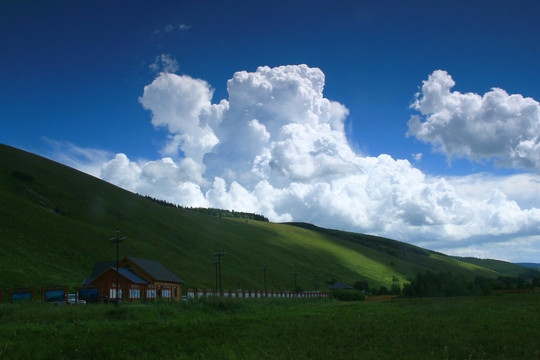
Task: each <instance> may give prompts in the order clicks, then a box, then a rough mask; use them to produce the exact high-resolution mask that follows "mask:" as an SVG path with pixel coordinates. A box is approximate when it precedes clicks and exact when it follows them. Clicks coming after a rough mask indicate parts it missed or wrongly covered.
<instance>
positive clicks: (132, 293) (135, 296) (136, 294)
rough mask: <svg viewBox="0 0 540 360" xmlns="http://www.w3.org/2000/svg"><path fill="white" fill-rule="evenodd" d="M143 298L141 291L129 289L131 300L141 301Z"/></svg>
mask: <svg viewBox="0 0 540 360" xmlns="http://www.w3.org/2000/svg"><path fill="white" fill-rule="evenodd" d="M140 297H141V290H140V289H129V298H130V299H139V298H140Z"/></svg>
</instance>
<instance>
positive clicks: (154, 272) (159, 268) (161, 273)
mask: <svg viewBox="0 0 540 360" xmlns="http://www.w3.org/2000/svg"><path fill="white" fill-rule="evenodd" d="M126 257H127V258H128V259H130V260H131V261H133V262H134V263H135V264H137V265H138V266H139V267H141V269H143V270H144V271H146V272H147V273H148V274H149V275H150V276H152V277H153V278H154V280H158V281H159V280H161V281H172V282H178V283H183V282H184V281H183V280H182V279H180V278H179V277H178V276H176V275H175V274H173V273H172V272H171V271H170V270H169V269H167V268H166V267H165V266H163V265H161V264H160V263H158V262H157V261H153V260H147V259H141V258H135V257H131V256H126Z"/></svg>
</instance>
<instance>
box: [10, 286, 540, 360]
mask: <svg viewBox="0 0 540 360" xmlns="http://www.w3.org/2000/svg"><path fill="white" fill-rule="evenodd" d="M539 320H540V295H502V296H487V297H454V298H436V299H435V298H432V299H396V300H392V301H386V302H339V301H336V300H321V299H316V300H315V299H311V300H307V299H254V300H247V299H244V300H242V299H217V298H212V299H204V300H197V301H192V302H191V301H190V302H172V303H165V302H157V303H151V304H123V305H120V306H117V307H115V306H112V305H88V306H71V307H65V306H64V307H59V306H56V307H55V306H50V305H47V304H26V305H23V304H19V305H3V306H1V307H0V359H53V358H54V359H158V358H159V359H209V358H212V359H539V358H540V342H539V341H538V329H539V325H538V324H539Z"/></svg>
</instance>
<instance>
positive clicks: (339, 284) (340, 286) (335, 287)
mask: <svg viewBox="0 0 540 360" xmlns="http://www.w3.org/2000/svg"><path fill="white" fill-rule="evenodd" d="M338 289H344V290H351V289H354V288H353V287H352V286H349V285H347V284H344V283H342V282H337V283H335V284H333V285H330V286H329V287H328V290H338Z"/></svg>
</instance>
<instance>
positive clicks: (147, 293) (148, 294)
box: [146, 289, 156, 299]
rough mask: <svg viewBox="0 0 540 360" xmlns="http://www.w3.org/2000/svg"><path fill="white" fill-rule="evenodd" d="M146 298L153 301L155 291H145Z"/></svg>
mask: <svg viewBox="0 0 540 360" xmlns="http://www.w3.org/2000/svg"><path fill="white" fill-rule="evenodd" d="M146 298H147V299H155V298H156V289H146Z"/></svg>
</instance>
